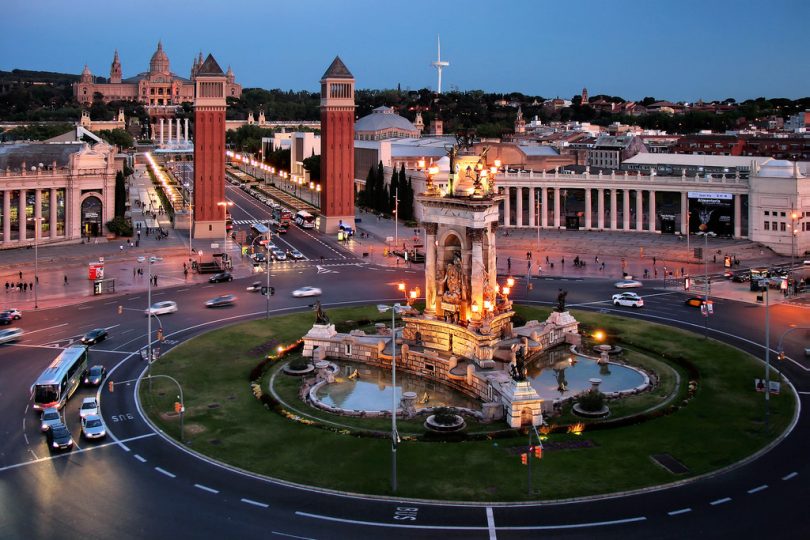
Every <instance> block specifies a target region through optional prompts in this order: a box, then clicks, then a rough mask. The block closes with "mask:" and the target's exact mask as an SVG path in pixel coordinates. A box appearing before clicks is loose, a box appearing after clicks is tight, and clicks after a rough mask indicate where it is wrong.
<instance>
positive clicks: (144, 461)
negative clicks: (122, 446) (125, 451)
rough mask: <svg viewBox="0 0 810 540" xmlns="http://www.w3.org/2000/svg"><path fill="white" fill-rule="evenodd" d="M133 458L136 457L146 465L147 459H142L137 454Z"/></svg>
mask: <svg viewBox="0 0 810 540" xmlns="http://www.w3.org/2000/svg"><path fill="white" fill-rule="evenodd" d="M133 457H134V458H135V459H137V460H138V461H140V462H141V463H146V459H145V458H142V457H141V456H139V455H138V454H135V455H134V456H133Z"/></svg>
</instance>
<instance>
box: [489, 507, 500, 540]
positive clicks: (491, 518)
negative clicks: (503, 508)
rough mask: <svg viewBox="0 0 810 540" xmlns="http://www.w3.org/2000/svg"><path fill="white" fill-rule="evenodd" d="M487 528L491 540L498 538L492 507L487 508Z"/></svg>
mask: <svg viewBox="0 0 810 540" xmlns="http://www.w3.org/2000/svg"><path fill="white" fill-rule="evenodd" d="M487 528H488V529H489V540H495V539H496V538H497V537H498V536H497V533H496V532H495V516H494V515H493V514H492V507H491V506H487Z"/></svg>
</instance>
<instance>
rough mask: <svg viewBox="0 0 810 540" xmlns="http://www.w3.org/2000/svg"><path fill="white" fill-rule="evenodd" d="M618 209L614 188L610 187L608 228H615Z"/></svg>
mask: <svg viewBox="0 0 810 540" xmlns="http://www.w3.org/2000/svg"><path fill="white" fill-rule="evenodd" d="M618 216H619V211H618V210H617V209H616V188H615V187H611V188H610V230H611V231H615V230H616V228H617V226H618V225H617V223H616V222H617V221H618Z"/></svg>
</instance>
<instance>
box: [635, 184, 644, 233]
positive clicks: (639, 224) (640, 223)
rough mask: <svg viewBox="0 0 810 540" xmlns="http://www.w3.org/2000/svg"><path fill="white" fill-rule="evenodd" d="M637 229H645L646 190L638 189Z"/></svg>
mask: <svg viewBox="0 0 810 540" xmlns="http://www.w3.org/2000/svg"><path fill="white" fill-rule="evenodd" d="M636 230H637V231H643V230H644V192H643V191H642V190H640V189H637V190H636Z"/></svg>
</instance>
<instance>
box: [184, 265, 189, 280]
mask: <svg viewBox="0 0 810 540" xmlns="http://www.w3.org/2000/svg"><path fill="white" fill-rule="evenodd" d="M183 266H184V268H183V277H185V278H186V279H188V268H185V265H183Z"/></svg>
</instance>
